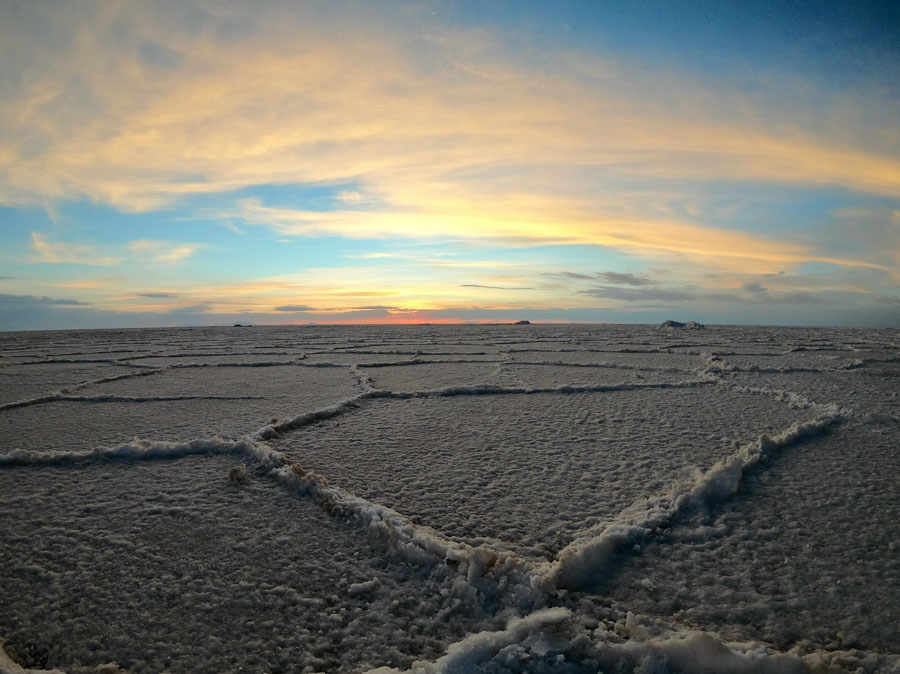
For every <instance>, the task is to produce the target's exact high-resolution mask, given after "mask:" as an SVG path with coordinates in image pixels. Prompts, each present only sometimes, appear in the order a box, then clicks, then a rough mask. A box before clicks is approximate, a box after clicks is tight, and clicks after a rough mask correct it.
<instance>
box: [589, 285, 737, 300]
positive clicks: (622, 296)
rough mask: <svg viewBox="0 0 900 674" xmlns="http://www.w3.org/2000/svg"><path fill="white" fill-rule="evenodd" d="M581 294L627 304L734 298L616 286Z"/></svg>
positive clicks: (714, 293) (669, 289)
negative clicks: (621, 301)
mask: <svg viewBox="0 0 900 674" xmlns="http://www.w3.org/2000/svg"><path fill="white" fill-rule="evenodd" d="M578 292H579V293H582V294H584V295H591V296H592V297H604V298H607V299H614V300H623V301H626V302H649V301H662V302H695V301H698V300H713V301H722V302H728V301H731V300H732V299H733V298H734V295H733V294H731V293H724V292H703V291H697V290H695V289H693V288H617V287H614V286H598V287H596V288H591V289H590V290H579V291H578Z"/></svg>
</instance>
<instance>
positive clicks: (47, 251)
mask: <svg viewBox="0 0 900 674" xmlns="http://www.w3.org/2000/svg"><path fill="white" fill-rule="evenodd" d="M31 247H32V248H33V249H34V251H35V253H36V254H37V255H36V257H35V261H36V262H49V263H51V264H83V265H89V266H95V267H107V266H111V265H115V264H118V263H119V262H120V259H119V258H116V257H112V256H109V255H103V254H102V253H99V252H98V251H97V250H96V249H95V248H94V247H93V246H88V245H86V244H82V243H73V242H61V241H48V240H47V239H46V238H45V237H44V235H43V234H40V233H38V232H32V233H31Z"/></svg>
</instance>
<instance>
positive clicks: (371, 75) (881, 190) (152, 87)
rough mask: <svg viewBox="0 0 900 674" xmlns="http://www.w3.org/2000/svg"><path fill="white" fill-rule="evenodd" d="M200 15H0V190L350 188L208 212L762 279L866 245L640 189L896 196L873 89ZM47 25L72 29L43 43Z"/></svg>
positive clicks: (130, 197)
mask: <svg viewBox="0 0 900 674" xmlns="http://www.w3.org/2000/svg"><path fill="white" fill-rule="evenodd" d="M186 4H187V3H186ZM330 6H331V5H329V7H330ZM210 7H211V6H209V5H202V6H197V5H192V6H189V7H185V8H183V9H178V10H174V9H172V8H171V7H169V6H168V5H165V6H161V5H157V4H156V3H131V4H124V5H121V6H117V7H116V8H115V10H109V9H108V8H105V6H103V5H102V4H101V5H97V6H91V7H90V8H88V9H85V8H82V7H79V8H78V9H75V8H59V7H56V8H54V10H53V11H50V10H48V9H45V8H43V7H42V6H41V5H40V3H27V4H26V5H25V6H24V7H23V8H22V9H21V11H20V13H19V15H21V16H22V19H21V21H10V22H4V26H3V27H2V28H0V43H3V44H5V45H6V46H5V49H6V50H7V51H6V52H4V53H5V54H9V55H10V57H11V58H10V62H14V63H15V64H16V70H17V73H16V74H17V77H13V78H7V80H4V83H3V88H2V89H0V94H2V96H0V119H2V120H3V131H4V136H5V137H9V138H21V139H24V140H23V141H22V142H21V143H17V144H15V145H9V146H8V148H7V149H6V150H5V151H4V152H2V153H0V203H6V204H37V203H46V202H48V201H53V200H60V199H91V200H94V201H97V202H100V203H105V204H112V205H114V206H115V207H116V208H119V209H121V210H124V211H129V212H141V211H147V210H153V209H157V208H161V207H163V206H171V205H172V204H176V203H179V202H180V201H181V200H183V199H184V198H185V197H187V196H189V195H197V194H209V193H225V192H234V191H236V190H240V189H242V188H246V187H248V186H253V185H265V184H290V183H299V184H315V185H323V184H325V185H327V184H332V185H335V184H347V183H348V182H351V183H352V184H354V185H359V188H358V189H355V190H352V191H351V190H347V191H344V192H341V193H339V194H338V198H337V201H338V202H339V206H340V207H339V209H338V210H337V211H335V212H328V213H317V212H314V211H308V210H300V209H298V210H295V211H289V210H288V209H277V208H272V207H269V206H265V205H264V204H262V203H260V202H257V203H255V204H254V203H252V202H245V203H240V204H236V205H235V206H234V207H233V208H228V209H223V211H222V212H221V218H222V220H223V222H228V223H230V224H231V226H236V225H235V222H236V221H239V220H241V219H243V221H244V222H246V223H248V224H259V225H264V226H267V227H270V228H272V229H273V230H275V231H276V232H279V233H280V234H283V235H290V236H310V235H317V234H326V233H329V234H338V235H341V236H348V237H381V236H388V235H405V236H415V237H423V236H446V235H450V236H453V237H462V238H479V239H489V238H491V237H493V238H494V239H496V240H505V241H510V240H513V239H516V238H517V239H518V240H520V241H522V242H525V243H526V244H534V243H539V242H549V243H585V244H593V245H602V246H611V247H615V248H618V249H621V250H624V251H627V252H629V253H635V254H641V255H655V256H657V257H658V256H664V255H669V254H681V255H686V256H689V257H691V258H692V259H696V258H704V259H706V260H720V263H721V264H722V265H724V266H729V267H730V268H736V267H737V266H739V265H742V266H743V268H745V269H749V268H751V266H752V265H753V264H759V263H760V262H762V263H764V264H765V265H766V266H767V268H768V269H773V268H774V267H775V266H776V265H781V266H782V267H784V266H785V265H789V264H794V263H798V262H801V261H807V260H813V261H816V260H825V259H834V260H836V263H837V264H858V263H860V262H865V261H866V260H867V258H865V257H862V258H861V259H860V258H854V257H849V258H847V259H845V257H846V256H845V255H843V254H842V253H840V250H838V254H835V255H832V256H829V255H825V254H823V253H822V252H821V251H820V250H819V247H818V243H817V242H816V241H809V242H807V243H806V244H803V245H801V244H798V243H796V241H794V242H788V241H785V240H783V239H784V237H783V235H782V233H779V235H778V236H769V237H766V236H758V235H755V234H752V233H748V232H735V231H731V232H729V231H724V230H720V229H718V228H716V227H715V226H713V224H711V223H709V222H704V221H703V218H702V217H697V216H694V215H685V214H684V213H681V214H679V213H673V212H671V210H669V211H667V210H666V209H665V208H659V207H657V206H656V205H655V201H657V200H656V199H655V196H656V194H655V192H654V190H658V189H659V188H658V185H660V184H665V185H670V184H672V183H677V184H679V185H684V184H685V182H686V181H691V180H692V181H703V182H706V183H708V182H713V181H714V182H722V181H732V182H740V181H754V182H760V181H762V182H766V183H769V184H780V185H788V186H806V185H838V186H841V187H843V188H846V189H848V190H857V191H863V192H870V193H875V194H881V195H885V196H888V197H891V198H895V197H896V196H897V195H898V194H900V160H898V159H897V157H898V156H900V153H898V149H900V147H898V145H900V141H898V139H897V138H898V137H897V134H896V133H895V132H894V128H895V125H894V122H893V119H892V118H891V117H890V115H889V114H887V113H886V112H885V111H887V110H890V109H892V107H891V105H886V104H885V103H886V101H885V100H884V99H883V96H884V95H883V94H880V93H879V92H878V91H876V90H872V91H854V92H852V94H851V93H847V94H842V93H841V92H835V91H832V90H819V89H816V88H815V87H814V86H813V85H811V84H808V83H804V84H805V88H800V87H794V88H793V89H791V88H790V86H789V84H790V83H787V84H786V83H785V82H784V81H777V82H775V81H774V80H773V81H768V80H766V79H765V78H760V79H759V80H757V81H756V82H755V88H754V90H753V91H752V92H749V93H744V92H741V91H739V90H736V89H735V87H734V86H732V85H730V84H729V85H728V86H722V85H718V84H716V83H715V82H714V81H713V80H712V79H708V80H706V81H704V82H700V81H699V80H698V79H696V78H692V77H691V76H690V75H687V74H686V73H684V72H677V71H675V70H674V69H671V68H669V67H667V66H666V65H665V64H663V63H655V64H652V65H643V64H641V63H637V62H633V63H629V62H628V61H627V59H623V58H622V57H621V56H612V55H610V56H606V55H603V54H597V53H575V52H574V51H572V50H571V49H568V48H559V49H553V48H552V47H549V46H548V45H546V44H545V45H543V46H542V47H537V46H528V45H525V46H524V47H523V45H522V43H521V41H518V42H517V41H516V39H515V38H514V36H513V33H514V31H512V30H510V32H509V33H503V32H501V31H496V32H493V33H492V32H487V31H484V30H481V31H478V30H470V31H468V30H462V29H460V28H458V27H452V26H450V25H449V24H444V25H442V24H441V23H440V22H439V21H438V20H435V19H429V24H428V25H427V30H424V29H423V30H408V29H402V30H401V29H398V28H396V26H398V25H403V26H407V22H406V21H398V20H397V19H398V17H397V15H396V14H395V10H391V9H388V10H384V9H382V10H380V11H375V10H363V9H362V8H360V7H355V10H356V11H354V12H353V13H344V12H341V11H340V9H339V8H334V9H324V8H317V7H315V6H314V5H305V4H294V3H291V4H288V5H278V4H267V5H266V7H265V9H264V10H263V11H259V10H258V9H255V8H251V6H250V5H246V6H244V5H240V4H239V5H234V6H231V7H230V8H229V10H228V11H227V12H221V13H220V12H217V11H215V10H214V9H211V8H210ZM396 11H400V10H396ZM107 12H111V13H112V14H114V15H115V20H114V21H113V20H108V17H107V16H106V14H107ZM226 14H227V16H228V18H227V19H226V18H225V15H226ZM19 15H17V16H19ZM188 15H190V16H188ZM198 16H200V17H202V20H197V17H198ZM188 18H191V19H192V20H187V19H188ZM404 18H406V19H408V20H411V21H413V23H415V20H414V19H412V18H410V17H409V16H406V15H404ZM234 25H240V26H241V31H240V35H239V36H237V37H236V36H234V35H233V32H234V29H233V27H234ZM417 25H418V24H417ZM200 26H202V29H201V28H200ZM423 28H424V26H423ZM47 30H56V31H59V32H60V33H61V34H62V35H65V36H67V37H73V38H74V37H77V36H81V35H90V36H91V39H90V40H87V39H61V40H55V41H52V42H50V41H48V40H46V39H41V38H42V36H43V31H47ZM226 37H227V38H228V39H227V40H225V39H224V38H226ZM225 44H227V49H228V58H227V59H226V58H223V49H224V47H223V45H225ZM297 45H302V48H298V47H297ZM538 49H540V50H541V51H540V52H538V51H537V50H538ZM537 57H539V58H537ZM785 91H791V93H792V94H794V95H792V96H784V95H783V94H784V92H785ZM851 98H852V99H853V101H852V102H853V106H851V105H849V104H848V101H849V100H850V99H851ZM262 102H265V103H264V104H262ZM813 103H815V107H812V104H813ZM854 110H858V111H859V112H857V113H854V112H853V111H854ZM598 175H602V176H603V177H604V180H603V181H598V180H597V176H598ZM601 183H602V184H604V185H609V187H608V188H605V189H601V188H598V185H600V184H601ZM621 183H627V184H629V185H640V184H644V185H645V186H644V187H632V188H631V189H630V190H629V191H627V192H626V191H623V190H621V189H619V186H620V184H621ZM648 184H649V185H650V186H649V187H648V186H646V185H648ZM363 195H364V196H363ZM693 196H698V195H696V194H695V195H693ZM648 197H651V198H648ZM698 198H699V200H700V201H703V200H704V198H703V195H702V194H701V195H699V196H698ZM683 210H686V211H691V212H695V210H696V209H683ZM194 250H195V249H194V248H192V247H191V245H190V244H184V245H181V246H178V247H173V248H172V249H170V250H169V251H168V252H167V253H163V252H159V253H156V259H157V261H161V262H166V261H168V262H177V261H180V260H183V259H185V258H186V257H188V256H190V255H191V254H192V253H193V252H194ZM878 264H879V265H882V266H886V265H885V262H884V261H879V262H878ZM763 271H765V269H764V270H763ZM608 282H610V283H613V281H608Z"/></svg>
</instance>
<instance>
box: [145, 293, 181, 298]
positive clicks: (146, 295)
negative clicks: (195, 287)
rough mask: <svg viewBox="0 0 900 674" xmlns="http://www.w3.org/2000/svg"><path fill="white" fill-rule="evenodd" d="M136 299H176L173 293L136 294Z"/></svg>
mask: <svg viewBox="0 0 900 674" xmlns="http://www.w3.org/2000/svg"><path fill="white" fill-rule="evenodd" d="M137 295H138V297H152V298H160V299H162V298H167V297H178V295H175V294H174V293H138V294H137Z"/></svg>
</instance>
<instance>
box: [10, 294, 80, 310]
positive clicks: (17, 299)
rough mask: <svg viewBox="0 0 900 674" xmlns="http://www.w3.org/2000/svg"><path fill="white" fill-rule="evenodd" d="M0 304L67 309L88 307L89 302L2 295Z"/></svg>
mask: <svg viewBox="0 0 900 674" xmlns="http://www.w3.org/2000/svg"><path fill="white" fill-rule="evenodd" d="M0 304H30V305H36V304H43V305H53V306H65V307H86V306H89V304H90V303H89V302H79V301H78V300H70V299H54V298H51V297H35V296H34V295H8V294H5V293H0Z"/></svg>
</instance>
